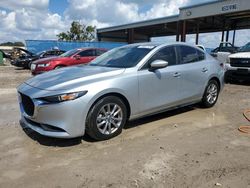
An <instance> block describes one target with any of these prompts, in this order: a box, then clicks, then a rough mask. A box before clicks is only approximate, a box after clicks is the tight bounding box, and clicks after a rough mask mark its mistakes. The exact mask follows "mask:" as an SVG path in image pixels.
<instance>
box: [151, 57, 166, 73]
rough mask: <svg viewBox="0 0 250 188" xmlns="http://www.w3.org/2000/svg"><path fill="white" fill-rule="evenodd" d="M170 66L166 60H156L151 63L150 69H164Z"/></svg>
mask: <svg viewBox="0 0 250 188" xmlns="http://www.w3.org/2000/svg"><path fill="white" fill-rule="evenodd" d="M167 66H168V62H167V61H164V60H155V61H153V62H152V63H151V64H150V68H149V70H151V71H152V70H156V69H162V68H165V67H167Z"/></svg>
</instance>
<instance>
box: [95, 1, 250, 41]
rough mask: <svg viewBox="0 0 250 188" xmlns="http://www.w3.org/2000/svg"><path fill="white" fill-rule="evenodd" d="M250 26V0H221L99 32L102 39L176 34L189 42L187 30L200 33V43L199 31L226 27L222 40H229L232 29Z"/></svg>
mask: <svg viewBox="0 0 250 188" xmlns="http://www.w3.org/2000/svg"><path fill="white" fill-rule="evenodd" d="M249 28H250V0H220V1H211V2H208V3H203V4H197V5H193V6H187V7H182V8H179V15H174V16H169V17H163V18H158V19H152V20H147V21H141V22H136V23H131V24H125V25H119V26H114V27H108V28H102V29H97V36H98V40H100V41H122V42H128V43H134V42H145V41H150V38H151V37H160V36H173V35H176V41H183V42H185V41H186V34H196V44H198V40H199V33H209V32H218V31H222V38H221V40H222V41H224V39H225V41H228V36H229V31H230V30H234V36H235V30H239V29H249ZM224 32H226V36H225V37H224ZM234 36H233V42H234Z"/></svg>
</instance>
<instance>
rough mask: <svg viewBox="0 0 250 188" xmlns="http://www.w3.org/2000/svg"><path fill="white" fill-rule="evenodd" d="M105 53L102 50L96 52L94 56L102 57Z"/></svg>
mask: <svg viewBox="0 0 250 188" xmlns="http://www.w3.org/2000/svg"><path fill="white" fill-rule="evenodd" d="M105 52H106V51H104V50H98V49H97V50H96V55H97V56H99V55H102V54H103V53H105Z"/></svg>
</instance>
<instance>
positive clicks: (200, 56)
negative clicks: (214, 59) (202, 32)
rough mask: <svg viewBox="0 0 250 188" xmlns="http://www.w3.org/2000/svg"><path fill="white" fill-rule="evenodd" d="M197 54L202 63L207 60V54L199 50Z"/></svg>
mask: <svg viewBox="0 0 250 188" xmlns="http://www.w3.org/2000/svg"><path fill="white" fill-rule="evenodd" d="M197 54H198V58H199V61H202V60H204V59H205V53H203V52H202V51H200V50H197Z"/></svg>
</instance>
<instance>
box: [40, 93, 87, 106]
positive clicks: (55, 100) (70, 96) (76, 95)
mask: <svg viewBox="0 0 250 188" xmlns="http://www.w3.org/2000/svg"><path fill="white" fill-rule="evenodd" d="M87 92H88V91H80V92H74V93H66V94H61V95H54V96H49V97H43V98H40V99H41V100H43V101H46V102H50V103H58V102H63V101H70V100H75V99H77V98H79V97H81V96H83V95H85V94H86V93H87Z"/></svg>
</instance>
